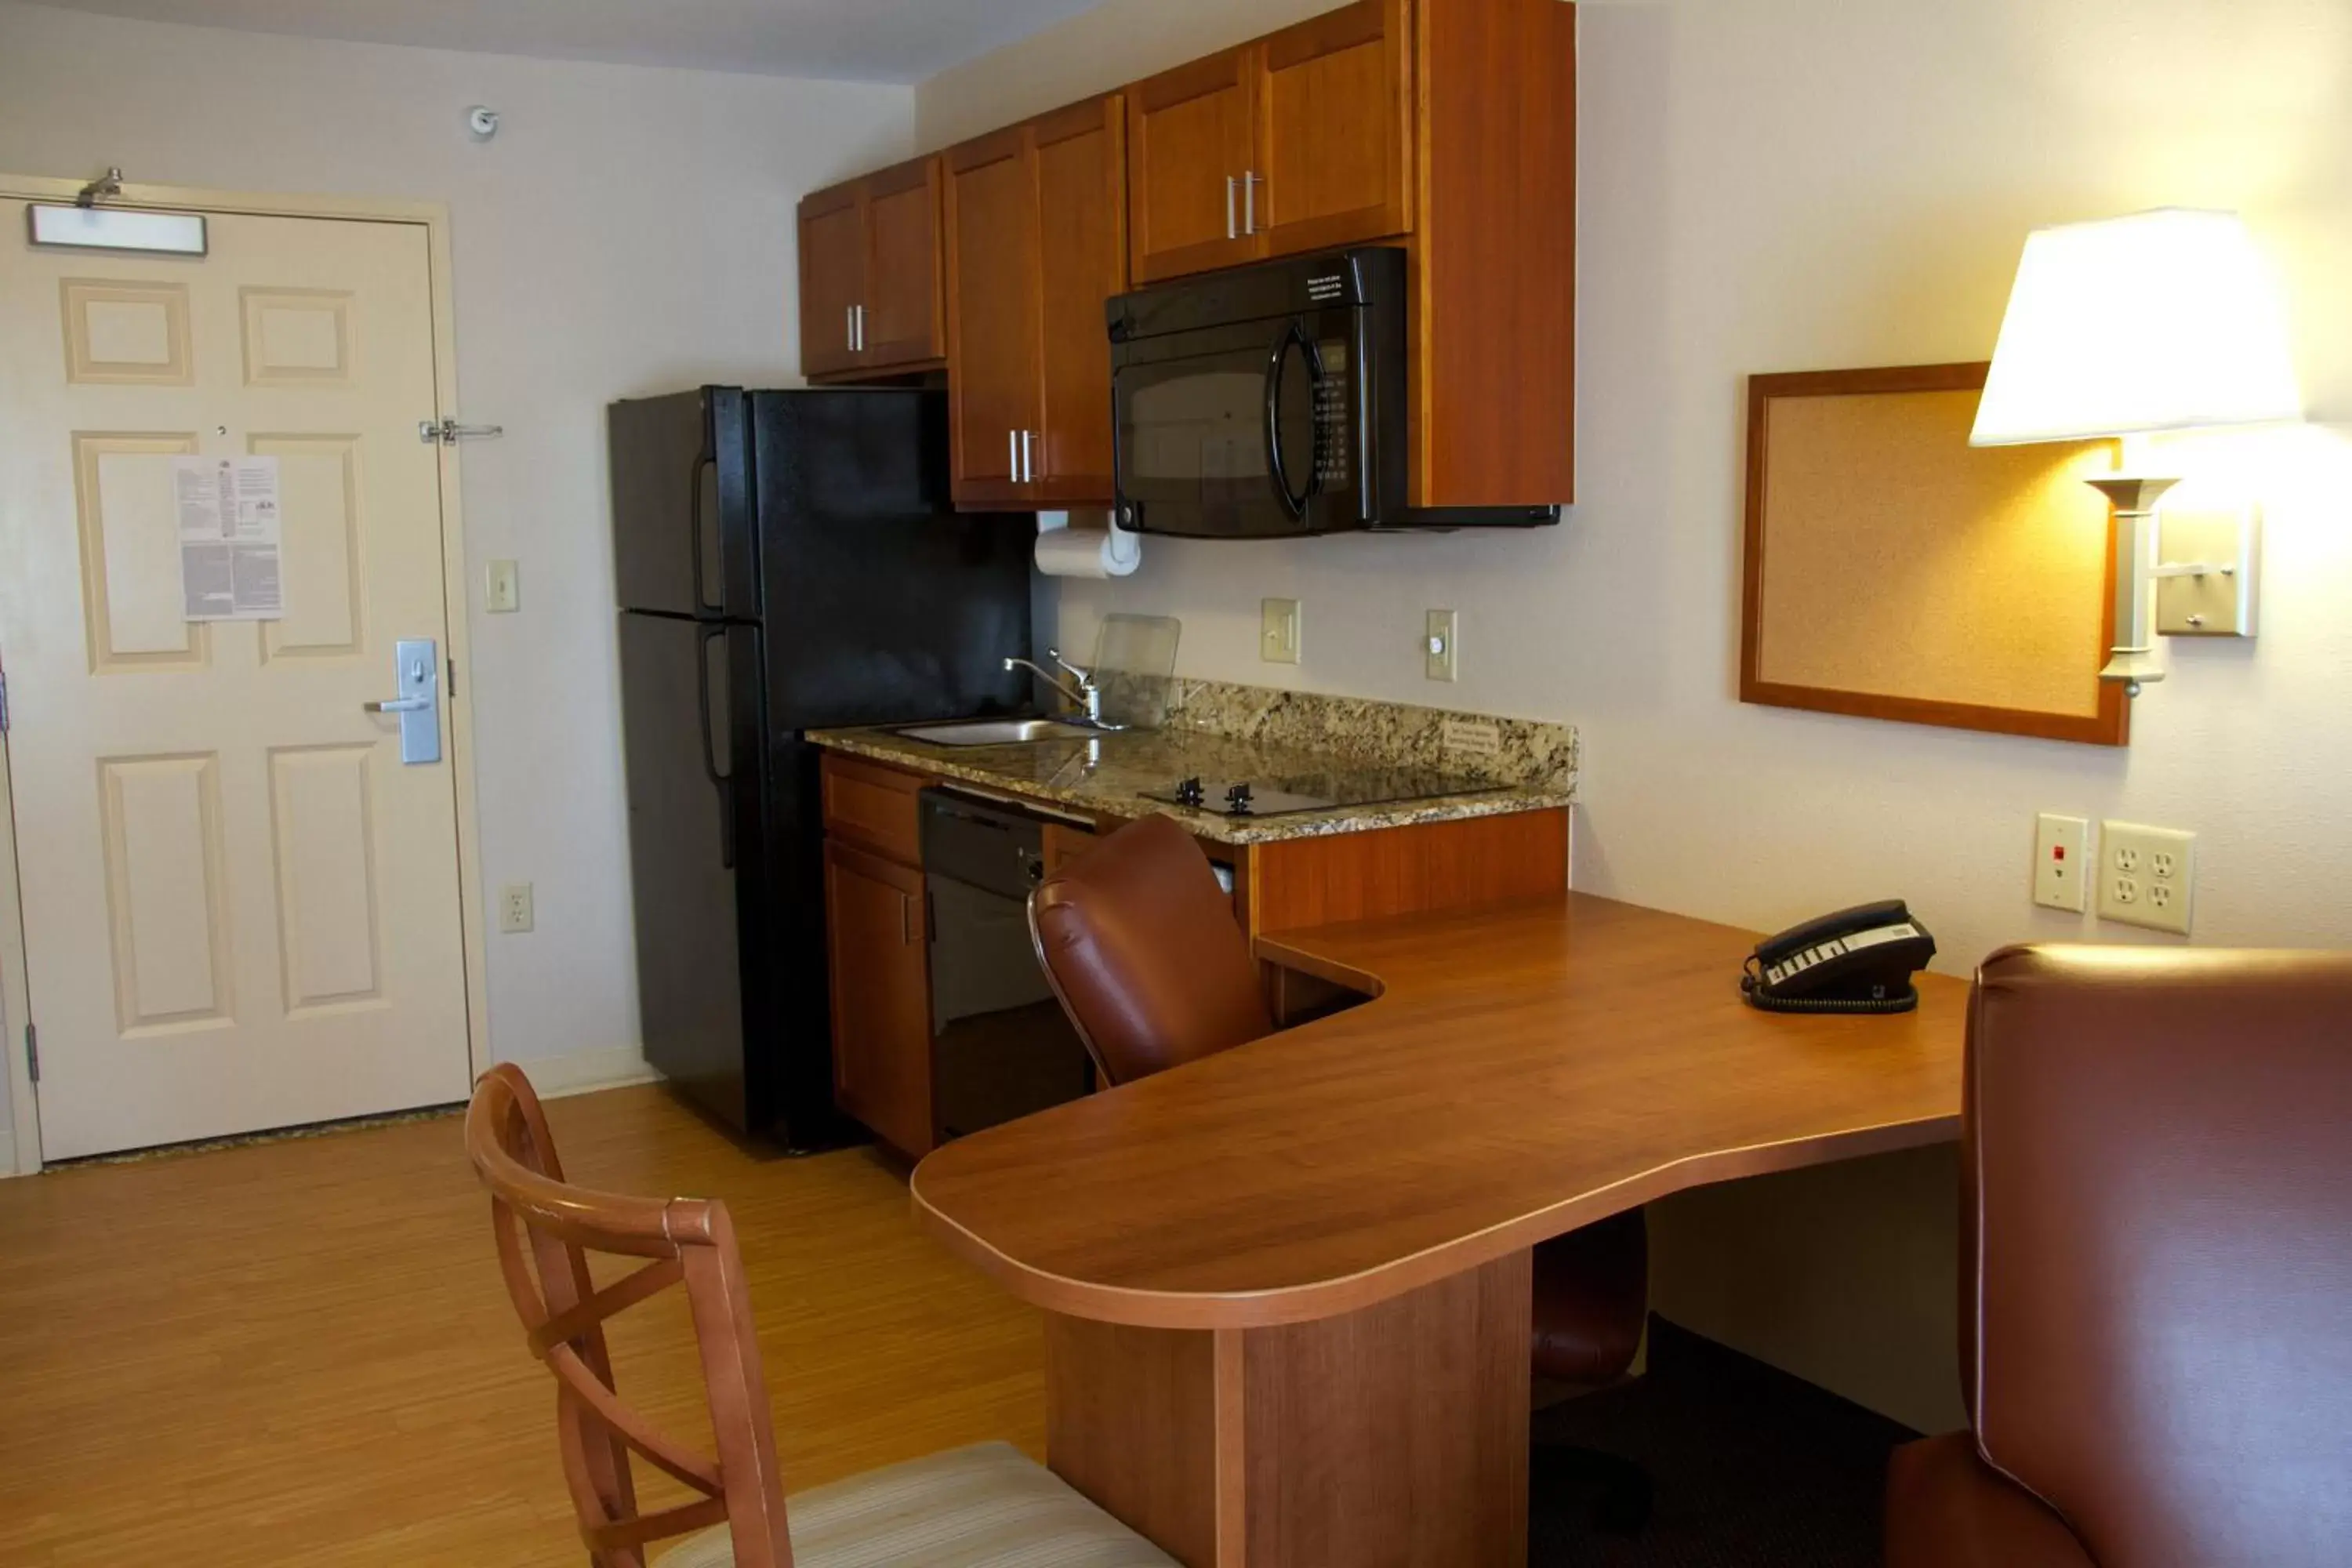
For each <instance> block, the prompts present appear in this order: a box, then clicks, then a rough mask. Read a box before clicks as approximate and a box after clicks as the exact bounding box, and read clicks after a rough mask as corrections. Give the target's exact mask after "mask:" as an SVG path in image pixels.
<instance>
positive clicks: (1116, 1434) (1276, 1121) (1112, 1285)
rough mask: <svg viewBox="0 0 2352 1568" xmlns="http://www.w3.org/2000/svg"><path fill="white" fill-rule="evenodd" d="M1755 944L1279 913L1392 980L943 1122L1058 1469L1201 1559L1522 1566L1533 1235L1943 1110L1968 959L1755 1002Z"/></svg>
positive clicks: (981, 1258) (952, 1210) (943, 1170)
mask: <svg viewBox="0 0 2352 1568" xmlns="http://www.w3.org/2000/svg"><path fill="white" fill-rule="evenodd" d="M1755 941H1756V938H1755V935H1754V933H1752V932H1748V931H1737V930H1734V929H1732V928H1730V927H1727V926H1717V925H1709V924H1706V923H1704V922H1701V921H1690V920H1684V919H1681V918H1680V917H1677V916H1674V915H1666V914H1661V913H1659V912H1657V911H1655V910H1643V909H1639V908H1636V907H1634V906H1633V905H1629V904H1620V903H1614V902H1612V901H1610V900H1602V899H1595V898H1590V897H1586V896H1583V895H1580V894H1570V895H1569V896H1568V897H1567V898H1566V900H1544V901H1542V902H1539V903H1533V904H1517V905H1506V906H1502V907H1500V908H1496V909H1490V910H1480V911H1475V912H1471V913H1465V914H1454V915H1420V916H1408V917H1403V918H1400V919H1395V920H1386V921H1366V922H1363V923H1360V924H1355V925H1345V926H1332V927H1326V928H1321V929H1318V930H1313V931H1287V932H1281V933H1277V934H1275V935H1269V936H1265V937H1261V938H1260V939H1259V942H1258V952H1259V953H1260V955H1261V956H1262V957H1264V958H1265V959H1266V960H1267V961H1268V962H1270V963H1276V964H1279V965H1282V966H1285V967H1287V968H1294V969H1298V970H1302V971H1305V972H1307V973H1313V974H1316V975H1318V976H1320V977H1322V978H1324V979H1327V980H1332V981H1336V982H1339V983H1340V984H1348V985H1350V986H1354V987H1357V988H1359V989H1361V990H1363V991H1366V992H1368V993H1373V992H1376V993H1378V996H1377V999H1376V1000H1374V1001H1372V1002H1370V1003H1369V1004H1367V1005H1364V1006H1361V1007H1358V1008H1355V1009H1353V1010H1351V1011H1349V1012H1346V1013H1342V1014H1339V1015H1338V1016H1333V1017H1329V1018H1326V1019H1322V1020H1320V1021H1318V1022H1317V1023H1313V1024H1309V1025H1307V1026H1304V1027H1301V1028H1297V1029H1293V1030H1288V1031H1286V1032H1284V1033H1282V1034H1278V1035H1274V1036H1270V1037H1267V1038H1265V1039H1264V1040H1260V1041H1257V1042H1255V1043H1254V1044H1251V1045H1248V1046H1244V1047H1240V1048H1239V1049H1237V1050H1233V1051H1229V1052H1226V1053H1224V1054H1223V1055H1221V1056H1218V1057H1214V1058H1209V1059H1207V1060H1204V1061H1200V1062H1195V1063H1193V1064H1192V1065H1190V1066H1188V1067H1184V1068H1178V1069H1176V1070H1174V1071H1172V1072H1168V1073H1163V1074H1161V1075H1160V1076H1158V1077H1156V1078H1151V1079H1145V1080H1143V1081H1141V1082H1139V1083H1134V1084H1130V1085H1128V1086H1126V1087H1124V1088H1121V1089H1115V1090H1113V1091H1111V1092H1109V1093H1107V1094H1100V1095H1096V1096H1094V1097H1092V1098H1091V1099H1088V1100H1083V1101H1079V1102H1076V1103H1074V1104H1070V1105H1065V1106H1060V1107H1057V1108H1055V1110H1048V1111H1046V1112H1045V1113H1043V1114H1041V1115H1037V1116H1033V1117H1029V1118H1027V1119H1025V1120H1024V1121H1018V1122H1014V1123H1012V1124H1009V1125H1007V1126H1003V1127H1000V1128H995V1129H992V1130H991V1131H986V1132H982V1133H979V1134H977V1135H975V1136H973V1137H971V1138H967V1139H964V1140H962V1141H961V1142H956V1143H953V1144H950V1145H949V1146H948V1147H946V1148H944V1149H941V1150H940V1151H939V1152H937V1153H935V1154H933V1155H931V1156H930V1158H929V1159H927V1160H925V1161H924V1162H923V1163H921V1165H919V1167H917V1169H916V1171H915V1176H914V1201H915V1207H916V1211H917V1213H918V1215H919V1216H920V1217H921V1219H922V1220H923V1221H924V1222H925V1223H926V1224H927V1225H928V1226H929V1227H930V1228H931V1229H932V1230H933V1231H934V1232H935V1233H936V1234H937V1235H938V1236H939V1237H940V1238H941V1239H942V1240H943V1241H945V1242H946V1243H947V1244H948V1245H949V1246H950V1247H951V1248H953V1249H954V1250H956V1251H957V1252H959V1253H961V1255H962V1256H963V1257H965V1258H969V1259H970V1260H971V1261H972V1262H973V1263H975V1264H977V1265H979V1266H980V1267H981V1268H983V1269H985V1270H987V1271H988V1272H989V1273H990V1274H992V1275H993V1276H994V1277H995V1278H996V1279H998V1280H1000V1281H1001V1282H1003V1285H1004V1286H1005V1288H1006V1289H1009V1290H1011V1291H1013V1294H1015V1295H1016V1296H1019V1297H1021V1298H1023V1299H1024V1300H1029V1301H1033V1302H1034V1303H1036V1304H1037V1305H1038V1306H1041V1307H1043V1308H1045V1309H1046V1310H1048V1311H1049V1312H1050V1313H1052V1314H1054V1316H1053V1317H1051V1318H1050V1319H1049V1320H1048V1321H1049V1330H1048V1346H1049V1355H1050V1370H1049V1373H1048V1399H1049V1402H1050V1404H1049V1411H1048V1415H1047V1423H1048V1425H1047V1448H1048V1459H1049V1462H1050V1463H1051V1464H1052V1465H1053V1467H1054V1468H1055V1470H1057V1471H1059V1472H1060V1473H1061V1474H1062V1475H1063V1476H1065V1477H1066V1478H1067V1479H1069V1480H1070V1481H1071V1482H1072V1483H1073V1484H1074V1485H1076V1487H1078V1488H1079V1489H1081V1490H1082V1491H1085V1492H1086V1493H1087V1495H1089V1496H1091V1497H1093V1498H1095V1499H1096V1500H1097V1501H1098V1502H1100V1503H1102V1504H1103V1505H1104V1506H1105V1507H1107V1508H1108V1509H1109V1510H1111V1511H1112V1512H1113V1513H1115V1514H1118V1516H1119V1517H1120V1518H1122V1519H1125V1520H1126V1521H1129V1523H1130V1524H1132V1525H1133V1526H1135V1527H1136V1528H1137V1529H1139V1530H1140V1531H1143V1532H1144V1533H1145V1534H1147V1535H1149V1536H1150V1537H1151V1538H1152V1539H1154V1540H1155V1541H1158V1542H1160V1544H1161V1545H1162V1546H1163V1547H1165V1548H1166V1549H1167V1550H1169V1551H1170V1552H1171V1553H1172V1554H1174V1555H1175V1556H1177V1557H1178V1558H1179V1559H1180V1560H1181V1561H1182V1562H1184V1563H1187V1564H1189V1565H1192V1568H1209V1565H1211V1564H1214V1565H1216V1568H1240V1565H1242V1564H1244V1563H1246V1564H1248V1565H1249V1568H1381V1565H1388V1564H1394V1565H1396V1568H1408V1565H1409V1568H1431V1565H1434V1564H1447V1565H1452V1564H1462V1565H1465V1568H1468V1565H1472V1564H1475V1565H1478V1568H1490V1565H1493V1564H1498V1563H1499V1564H1517V1563H1523V1562H1524V1561H1525V1559H1526V1552H1527V1540H1526V1532H1527V1513H1526V1503H1527V1496H1526V1494H1527V1473H1526V1465H1527V1431H1528V1311H1529V1282H1528V1280H1529V1275H1528V1268H1529V1263H1528V1249H1529V1248H1530V1247H1533V1246H1534V1245H1535V1244H1536V1243H1537V1242H1538V1241H1541V1240H1544V1239H1545V1238H1547V1237H1553V1236H1558V1235H1559V1234H1561V1233H1563V1232H1565V1231H1569V1230H1573V1229H1575V1228H1576V1227H1578V1226H1582V1225H1586V1224H1589V1223H1591V1221H1593V1220H1596V1219H1601V1218H1602V1217H1604V1216H1606V1215H1611V1214H1615V1213H1618V1212H1621V1211H1622V1210H1625V1209H1629V1208H1632V1207H1634V1206H1635V1205H1640V1204H1643V1203H1645V1202H1647V1201H1649V1200H1651V1199H1653V1198H1657V1197H1661V1196H1664V1194H1669V1193H1673V1192H1676V1191H1679V1190H1681V1189H1683V1188H1685V1187H1691V1186H1696V1185H1699V1184H1705V1183H1708V1182H1717V1181H1724V1180H1727V1179H1730V1178H1732V1177H1737V1176H1746V1175H1753V1174H1757V1173H1762V1172H1767V1171H1782V1170H1790V1169H1794V1168H1796V1167H1799V1166H1803V1165H1813V1164H1822V1163H1827V1162H1829V1161H1832V1160H1841V1159H1847V1158H1851V1157H1853V1156H1856V1155H1862V1154H1870V1153H1876V1152H1883V1151H1886V1150H1892V1149H1899V1148H1905V1147H1909V1146H1912V1145H1916V1144H1920V1143H1928V1142H1939V1141H1942V1140H1947V1139H1951V1138H1955V1137H1957V1136H1958V1132H1959V1111H1960V1055H1961V1045H1962V1037H1963V1031H1964V1020H1965V1016H1966V1010H1967V1000H1968V987H1967V986H1966V985H1965V984H1962V983H1961V982H1958V981H1956V980H1951V979H1946V978H1941V977H1937V976H1922V977H1921V998H1922V1000H1921V1006H1920V1008H1919V1010H1918V1011H1917V1012H1916V1013H1913V1014H1908V1015H1904V1016H1896V1017H1813V1016H1785V1015H1770V1014H1763V1013H1758V1012H1755V1011H1753V1010H1751V1009H1749V1008H1748V1007H1747V1006H1746V1005H1744V1004H1742V1003H1741V1001H1740V1000H1739V996H1738V990H1737V988H1736V986H1735V984H1734V979H1735V977H1736V976H1737V975H1738V972H1739V965H1740V961H1741V960H1742V959H1743V958H1745V957H1746V956H1747V954H1748V951H1749V949H1750V948H1752V947H1753V946H1754V944H1755Z"/></svg>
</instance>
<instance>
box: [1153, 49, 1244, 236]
mask: <svg viewBox="0 0 2352 1568" xmlns="http://www.w3.org/2000/svg"><path fill="white" fill-rule="evenodd" d="M1261 58H1262V56H1261V50H1260V47H1259V46H1258V45H1256V44H1244V46H1242V47H1240V48H1237V49H1227V50H1226V51H1225V52H1224V53H1223V54H1219V55H1211V56H1210V57H1209V58H1206V59H1202V60H1194V61H1193V62H1192V64H1190V65H1185V66H1179V67H1177V68H1175V69H1174V70H1171V71H1164V72H1162V73H1161V74H1160V75H1159V76H1156V77H1152V78H1151V79H1149V80H1146V81H1141V82H1138V83H1137V84H1136V85H1135V86H1133V87H1131V88H1129V89H1127V146H1128V164H1127V178H1128V197H1129V199H1128V211H1129V218H1130V220H1131V222H1132V225H1133V233H1132V235H1131V237H1130V241H1129V243H1130V245H1131V247H1132V255H1133V258H1134V259H1133V268H1132V270H1133V273H1134V277H1135V280H1136V281H1137V282H1138V283H1149V282H1151V281H1153V280H1155V279H1161V278H1174V277H1178V276H1181V274H1184V273H1187V272H1204V271H1207V270H1209V269H1211V268H1218V267H1230V266H1232V265H1234V263H1235V262H1240V261H1249V260H1253V259H1255V258H1257V257H1260V256H1263V255H1264V254H1265V248H1264V241H1263V240H1262V239H1260V238H1259V237H1256V236H1255V235H1253V234H1252V233H1251V232H1250V227H1251V225H1250V217H1251V215H1252V212H1253V211H1254V208H1255V202H1256V197H1257V192H1256V189H1255V184H1254V182H1255V179H1256V178H1257V177H1258V174H1259V172H1260V171H1259V169H1258V158H1257V150H1258V128H1257V122H1258V108H1257V87H1258V75H1259V70H1260V60H1261Z"/></svg>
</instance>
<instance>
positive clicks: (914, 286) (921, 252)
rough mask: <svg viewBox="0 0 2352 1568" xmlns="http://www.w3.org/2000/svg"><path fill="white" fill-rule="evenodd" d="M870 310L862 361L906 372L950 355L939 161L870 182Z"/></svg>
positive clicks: (872, 176) (867, 300)
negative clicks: (942, 262) (942, 275)
mask: <svg viewBox="0 0 2352 1568" xmlns="http://www.w3.org/2000/svg"><path fill="white" fill-rule="evenodd" d="M940 297H941V290H940V161H939V160H938V159H937V158H922V159H919V160H917V161H916V162H914V163H902V164H900V165H899V166H898V168H895V169H886V170H884V171H883V172H882V173H881V174H869V175H867V176H866V297H865V299H864V300H861V301H860V303H862V304H863V305H864V306H865V307H866V315H865V318H864V321H863V322H862V326H863V333H864V336H863V342H862V345H861V351H862V352H861V353H859V355H858V358H859V362H860V363H862V364H864V365H865V366H866V368H868V369H872V370H882V369H887V368H892V367H897V368H901V369H903V368H906V367H908V366H910V365H915V364H919V363H922V362H924V361H929V360H937V359H939V358H940V357H941V356H942V355H943V354H945V353H946V352H947V349H946V337H945V331H944V323H943V321H942V320H941V316H942V311H941V310H940Z"/></svg>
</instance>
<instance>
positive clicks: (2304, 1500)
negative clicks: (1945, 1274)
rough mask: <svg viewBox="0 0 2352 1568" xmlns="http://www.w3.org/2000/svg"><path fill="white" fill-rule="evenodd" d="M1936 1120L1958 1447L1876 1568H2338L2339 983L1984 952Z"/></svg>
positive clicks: (1906, 1488)
mask: <svg viewBox="0 0 2352 1568" xmlns="http://www.w3.org/2000/svg"><path fill="white" fill-rule="evenodd" d="M1964 1114H1965V1118H1966V1121H1965V1128H1964V1131H1963V1135H1962V1140H1963V1141H1962V1161H1963V1188H1964V1191H1963V1209H1962V1214H1963V1217H1964V1222H1965V1223H1964V1232H1965V1237H1966V1242H1965V1245H1966V1247H1967V1249H1968V1251H1967V1256H1966V1257H1964V1258H1963V1266H1962V1270H1961V1293H1962V1300H1961V1307H1962V1314H1961V1318H1962V1321H1961V1331H1960V1357H1961V1373H1962V1377H1963V1387H1964V1389H1965V1392H1966V1393H1967V1395H1968V1400H1969V1416H1970V1419H1971V1422H1972V1424H1973V1426H1974V1430H1973V1431H1972V1432H1961V1433H1957V1434H1954V1435H1952V1436H1945V1437H1935V1438H1930V1439H1928V1440H1927V1441H1926V1442H1921V1443H1913V1444H1910V1445H1908V1446H1906V1447H1903V1448H1899V1449H1897V1450H1896V1451H1895V1459H1894V1462H1893V1464H1892V1465H1891V1466H1890V1468H1889V1470H1888V1476H1887V1489H1886V1563H1887V1568H1994V1565H1996V1564H1997V1565H2000V1568H2062V1565H2063V1568H2155V1565H2157V1564H2164V1565H2167V1568H2170V1565H2173V1564H2191V1563H2193V1564H2198V1565H2200V1568H2211V1565H2218V1564H2241V1563H2242V1564H2249V1565H2251V1564H2262V1565H2263V1568H2319V1565H2320V1564H2322V1563H2327V1564H2343V1563H2352V955H2346V954H2323V953H2309V952H2194V951H2185V950H2181V949H2160V948H2112V947H2101V948H2094V947H2038V948H2013V949H2010V950H2008V951H2005V952H1998V953H1995V954H1994V955H1993V956H1992V957H1991V958H1990V959H1988V960H1986V961H1985V964H1984V967H1983V968H1982V969H1981V970H1980V971H1979V973H1978V975H1977V990H1976V998H1975V1002H1974V1005H1973V1007H1972V1010H1971V1012H1970V1014H1969V1055H1968V1076H1967V1089H1966V1110H1965V1113H1964Z"/></svg>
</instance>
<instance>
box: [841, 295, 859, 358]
mask: <svg viewBox="0 0 2352 1568" xmlns="http://www.w3.org/2000/svg"><path fill="white" fill-rule="evenodd" d="M841 346H842V347H843V348H845V349H846V350H848V351H849V352H850V353H856V352H857V307H856V306H855V305H845V306H843V307H842V310H841Z"/></svg>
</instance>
